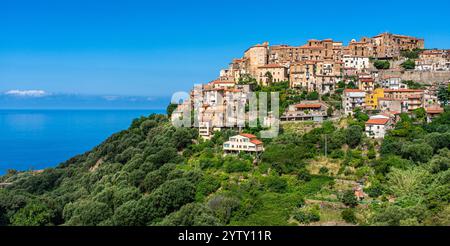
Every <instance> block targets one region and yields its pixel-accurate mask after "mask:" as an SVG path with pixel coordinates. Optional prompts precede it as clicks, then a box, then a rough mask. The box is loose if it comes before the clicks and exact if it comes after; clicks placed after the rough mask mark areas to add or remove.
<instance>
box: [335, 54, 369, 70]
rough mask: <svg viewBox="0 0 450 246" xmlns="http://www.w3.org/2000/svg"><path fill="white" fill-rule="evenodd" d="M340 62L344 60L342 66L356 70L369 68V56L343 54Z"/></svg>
mask: <svg viewBox="0 0 450 246" xmlns="http://www.w3.org/2000/svg"><path fill="white" fill-rule="evenodd" d="M342 62H344V68H354V69H357V70H358V71H363V70H365V69H368V68H369V57H363V56H351V55H344V56H343V57H342Z"/></svg>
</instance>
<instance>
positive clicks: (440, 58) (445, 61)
mask: <svg viewBox="0 0 450 246" xmlns="http://www.w3.org/2000/svg"><path fill="white" fill-rule="evenodd" d="M415 62H416V67H415V70H416V71H434V72H436V71H450V50H438V49H434V50H425V51H423V52H421V53H420V54H419V58H418V59H416V61H415Z"/></svg>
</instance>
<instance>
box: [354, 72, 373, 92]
mask: <svg viewBox="0 0 450 246" xmlns="http://www.w3.org/2000/svg"><path fill="white" fill-rule="evenodd" d="M358 88H359V89H360V90H362V91H365V92H367V93H371V92H372V91H373V90H374V89H375V80H374V79H373V78H371V77H366V76H363V77H359V78H358Z"/></svg>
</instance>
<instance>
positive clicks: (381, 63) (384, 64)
mask: <svg viewBox="0 0 450 246" xmlns="http://www.w3.org/2000/svg"><path fill="white" fill-rule="evenodd" d="M373 65H374V66H375V68H377V69H389V67H390V63H389V61H381V60H376V61H374V63H373Z"/></svg>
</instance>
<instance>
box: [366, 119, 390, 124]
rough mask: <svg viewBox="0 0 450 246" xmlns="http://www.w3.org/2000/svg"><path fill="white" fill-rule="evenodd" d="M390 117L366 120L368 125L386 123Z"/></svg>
mask: <svg viewBox="0 0 450 246" xmlns="http://www.w3.org/2000/svg"><path fill="white" fill-rule="evenodd" d="M388 121H389V119H384V118H382V119H369V120H368V121H366V125H385V124H386V123H388Z"/></svg>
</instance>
